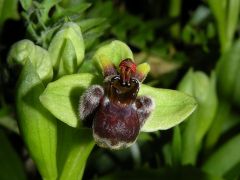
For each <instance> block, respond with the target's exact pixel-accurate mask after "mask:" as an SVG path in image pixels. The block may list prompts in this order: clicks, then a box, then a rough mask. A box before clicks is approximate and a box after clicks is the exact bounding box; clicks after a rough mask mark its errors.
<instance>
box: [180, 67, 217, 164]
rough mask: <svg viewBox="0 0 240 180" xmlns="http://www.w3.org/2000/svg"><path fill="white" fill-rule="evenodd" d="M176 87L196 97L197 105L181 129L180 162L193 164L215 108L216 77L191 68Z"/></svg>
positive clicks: (212, 118)
mask: <svg viewBox="0 0 240 180" xmlns="http://www.w3.org/2000/svg"><path fill="white" fill-rule="evenodd" d="M178 89H179V90H180V91H182V92H185V93H188V94H189V95H192V96H194V97H195V98H196V100H197V102H198V107H197V109H196V111H195V112H194V113H193V114H192V115H191V116H190V117H189V118H188V121H186V124H185V126H184V128H183V129H184V130H183V135H182V136H183V137H182V142H183V149H182V152H183V153H182V163H183V164H195V163H196V159H197V154H198V151H199V149H200V148H201V146H202V140H203V138H204V136H205V134H206V133H207V131H208V130H209V128H210V126H211V124H212V122H213V120H214V117H215V113H216V110H217V105H218V101H217V93H216V77H215V74H214V73H212V75H211V77H210V78H209V77H208V76H207V75H206V74H204V73H203V72H201V71H196V72H193V71H192V69H190V70H189V71H188V73H187V74H186V75H185V76H184V78H183V79H182V81H181V82H180V84H179V87H178Z"/></svg>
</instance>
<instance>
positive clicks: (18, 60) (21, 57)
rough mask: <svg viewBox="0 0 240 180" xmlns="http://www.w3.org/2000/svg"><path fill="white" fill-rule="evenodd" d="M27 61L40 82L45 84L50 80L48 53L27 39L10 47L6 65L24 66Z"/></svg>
mask: <svg viewBox="0 0 240 180" xmlns="http://www.w3.org/2000/svg"><path fill="white" fill-rule="evenodd" d="M28 60H30V61H31V63H32V65H33V68H34V69H35V70H36V71H37V73H38V75H39V77H40V79H41V80H43V81H44V82H45V83H46V82H48V81H50V80H51V79H52V76H53V70H52V64H51V60H50V56H49V53H48V51H46V50H45V49H43V48H41V47H40V46H37V45H34V44H33V42H32V41H29V40H27V39H25V40H21V41H18V42H17V43H15V44H14V45H13V46H12V47H11V50H10V52H9V54H8V63H9V64H10V65H15V64H21V65H24V64H25V63H26V62H27V61H28Z"/></svg>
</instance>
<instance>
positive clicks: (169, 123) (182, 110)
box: [139, 85, 197, 132]
mask: <svg viewBox="0 0 240 180" xmlns="http://www.w3.org/2000/svg"><path fill="white" fill-rule="evenodd" d="M139 95H147V96H150V97H151V98H152V99H153V100H154V102H155V109H154V110H153V112H152V113H151V115H150V117H149V118H148V119H147V121H146V123H145V124H144V126H143V128H142V131H144V132H151V131H157V130H164V129H169V128H171V127H173V126H175V125H177V124H179V123H181V122H182V121H183V120H184V119H186V118H187V117H188V116H189V115H190V114H191V113H192V112H193V111H194V110H195V108H196V106H197V103H196V101H195V99H194V98H193V97H191V96H189V95H186V94H184V93H182V92H179V91H175V90H169V89H158V88H153V87H150V86H147V85H142V86H141V88H140V92H139Z"/></svg>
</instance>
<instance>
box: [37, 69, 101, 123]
mask: <svg viewBox="0 0 240 180" xmlns="http://www.w3.org/2000/svg"><path fill="white" fill-rule="evenodd" d="M100 82H101V80H100V79H99V78H97V77H96V76H93V75H92V74H88V73H83V74H73V75H66V76H63V77H62V78H60V79H58V80H57V81H54V82H51V83H49V84H48V86H47V88H46V89H45V91H44V92H43V93H42V95H41V96H40V101H41V103H42V104H43V106H44V107H46V108H47V109H48V110H49V111H50V112H51V113H52V114H53V115H54V116H55V117H57V118H58V119H59V120H61V121H62V122H64V123H66V124H68V125H69V126H72V127H77V126H80V125H81V123H80V122H81V121H80V118H79V112H78V105H79V99H80V97H81V95H82V93H84V91H85V90H86V89H87V88H88V87H89V86H91V85H92V84H99V83H100Z"/></svg>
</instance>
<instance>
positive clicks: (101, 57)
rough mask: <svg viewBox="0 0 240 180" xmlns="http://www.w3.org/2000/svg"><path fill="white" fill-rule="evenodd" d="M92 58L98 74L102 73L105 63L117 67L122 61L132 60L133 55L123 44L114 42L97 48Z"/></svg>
mask: <svg viewBox="0 0 240 180" xmlns="http://www.w3.org/2000/svg"><path fill="white" fill-rule="evenodd" d="M93 58H94V60H95V62H96V64H97V67H98V68H99V69H100V72H103V70H104V68H105V64H106V63H113V64H114V65H115V66H116V67H118V65H119V63H120V62H121V61H122V60H123V59H126V58H130V59H133V54H132V51H131V50H130V48H129V47H128V46H127V45H126V44H125V43H123V42H121V41H118V40H115V41H112V42H110V43H108V44H106V45H104V46H102V47H101V48H99V49H98V50H97V51H96V53H95V55H94V57H93Z"/></svg>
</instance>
